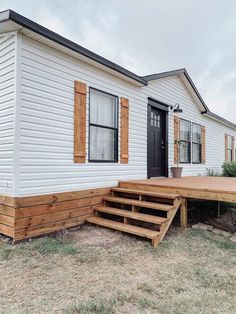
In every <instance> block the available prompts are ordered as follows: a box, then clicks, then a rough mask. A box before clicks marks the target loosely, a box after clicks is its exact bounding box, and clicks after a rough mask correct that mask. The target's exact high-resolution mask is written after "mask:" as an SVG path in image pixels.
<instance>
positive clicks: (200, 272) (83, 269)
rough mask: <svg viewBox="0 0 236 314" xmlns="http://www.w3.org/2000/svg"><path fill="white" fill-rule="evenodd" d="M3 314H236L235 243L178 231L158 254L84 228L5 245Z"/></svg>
mask: <svg viewBox="0 0 236 314" xmlns="http://www.w3.org/2000/svg"><path fill="white" fill-rule="evenodd" d="M0 278H1V288H0V313H4V314H5V313H7V314H8V313H24V314H27V313H86V314H87V313H135V314H136V313H160V314H165V313H166V314H167V313H168V314H170V313H171V314H172V313H176V314H177V313H181V314H182V313H191V314H194V313H197V314H199V313H204V314H205V313H225V314H227V313H232V314H234V313H236V300H235V295H236V245H235V244H233V243H231V242H229V241H228V240H226V239H224V238H222V237H220V236H216V235H214V234H211V233H208V232H203V231H196V230H188V231H186V232H184V233H181V232H179V231H178V230H176V229H172V230H171V232H170V233H169V236H168V237H167V238H166V239H165V241H164V242H163V243H162V244H161V245H160V246H159V247H158V248H157V249H153V248H152V247H151V246H150V245H149V243H146V242H144V241H138V240H137V238H132V237H128V236H124V235H122V234H120V233H115V232H112V231H109V230H106V229H101V228H95V227H88V226H84V227H83V228H82V229H81V230H78V231H74V232H70V233H68V234H67V235H66V236H64V238H63V239H62V240H60V239H59V240H55V239H53V238H44V239H39V240H34V241H32V242H31V243H25V244H20V245H16V246H14V247H12V246H9V245H6V244H2V245H1V244H0Z"/></svg>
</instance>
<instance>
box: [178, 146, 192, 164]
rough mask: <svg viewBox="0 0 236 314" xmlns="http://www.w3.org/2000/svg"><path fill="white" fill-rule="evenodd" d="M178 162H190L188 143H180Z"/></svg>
mask: <svg viewBox="0 0 236 314" xmlns="http://www.w3.org/2000/svg"><path fill="white" fill-rule="evenodd" d="M179 161H180V162H186V163H189V162H190V143H189V142H181V144H180V148H179Z"/></svg>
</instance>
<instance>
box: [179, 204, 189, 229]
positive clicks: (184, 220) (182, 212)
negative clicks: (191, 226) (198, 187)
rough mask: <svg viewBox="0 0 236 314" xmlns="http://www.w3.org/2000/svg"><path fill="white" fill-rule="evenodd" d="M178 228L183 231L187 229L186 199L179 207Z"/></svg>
mask: <svg viewBox="0 0 236 314" xmlns="http://www.w3.org/2000/svg"><path fill="white" fill-rule="evenodd" d="M180 227H181V228H182V229H185V228H187V227H188V206H187V199H186V198H183V199H182V203H181V205H180Z"/></svg>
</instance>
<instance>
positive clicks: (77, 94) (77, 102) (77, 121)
mask: <svg viewBox="0 0 236 314" xmlns="http://www.w3.org/2000/svg"><path fill="white" fill-rule="evenodd" d="M86 94H87V85H86V84H85V83H81V82H79V81H75V82H74V162H76V163H85V159H86Z"/></svg>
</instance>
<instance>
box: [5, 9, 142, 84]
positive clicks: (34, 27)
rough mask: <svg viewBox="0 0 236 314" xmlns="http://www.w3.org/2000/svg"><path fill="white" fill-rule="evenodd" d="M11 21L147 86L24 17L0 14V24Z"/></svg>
mask: <svg viewBox="0 0 236 314" xmlns="http://www.w3.org/2000/svg"><path fill="white" fill-rule="evenodd" d="M9 20H10V21H13V22H15V23H17V24H19V25H21V26H22V27H25V28H27V29H29V30H31V31H33V32H35V33H37V34H39V35H41V36H43V37H46V38H48V39H50V40H52V41H54V42H56V43H58V44H60V45H62V46H64V47H66V48H69V49H71V50H73V51H75V52H78V53H79V54H81V55H83V56H85V57H87V58H89V59H92V60H93V61H96V62H98V63H100V64H102V65H104V66H106V67H108V68H110V69H112V70H114V71H117V72H119V73H121V74H123V75H125V76H127V77H129V78H131V79H133V80H135V81H137V82H139V83H141V84H142V85H147V81H146V80H145V79H143V78H142V77H141V76H139V75H137V74H135V73H133V72H131V71H129V70H127V69H125V68H124V67H122V66H120V65H118V64H116V63H114V62H111V61H109V60H108V59H106V58H104V57H101V56H100V55H98V54H96V53H94V52H92V51H90V50H88V49H86V48H84V47H82V46H80V45H78V44H76V43H74V42H73V41H71V40H69V39H67V38H65V37H63V36H61V35H59V34H57V33H55V32H53V31H51V30H49V29H48V28H46V27H44V26H42V25H40V24H38V23H35V22H34V21H32V20H30V19H28V18H26V17H24V16H23V15H20V14H18V13H16V12H14V11H12V10H6V11H2V12H0V23H2V22H6V21H9Z"/></svg>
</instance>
